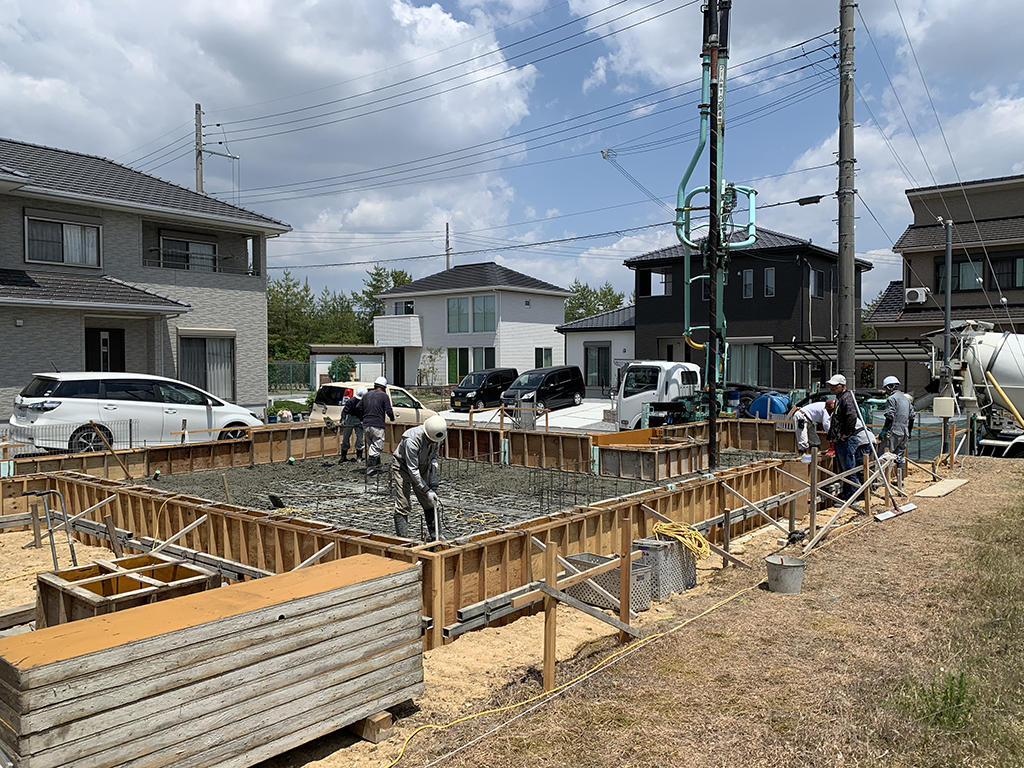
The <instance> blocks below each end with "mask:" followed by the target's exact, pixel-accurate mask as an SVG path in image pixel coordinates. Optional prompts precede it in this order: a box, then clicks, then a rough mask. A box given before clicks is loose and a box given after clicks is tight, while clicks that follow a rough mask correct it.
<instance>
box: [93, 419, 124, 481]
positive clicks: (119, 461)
mask: <svg viewBox="0 0 1024 768" xmlns="http://www.w3.org/2000/svg"><path fill="white" fill-rule="evenodd" d="M89 424H90V426H91V427H92V431H93V432H95V433H96V434H97V435H99V436H100V440H102V441H103V444H104V445H105V446H107V450H108V451H110V455H111V456H113V457H114V458H115V459H117V463H118V464H120V465H121V471H122V472H124V476H125V477H126V478H128V480H132V479H133V478H132V473H131V472H129V471H128V467H126V466H125V464H124V462H123V461H121V457H120V456H118V455H117V454H116V453H114V449H113V447H112V446H111V445H110V443H108V442H107V438H106V436H105V435H104V434H103V431H102V430H100V429H99V428H98V427H97V426H96V422H95V421H92V420H90V421H89Z"/></svg>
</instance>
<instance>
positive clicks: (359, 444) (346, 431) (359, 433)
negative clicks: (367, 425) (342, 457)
mask: <svg viewBox="0 0 1024 768" xmlns="http://www.w3.org/2000/svg"><path fill="white" fill-rule="evenodd" d="M341 423H342V429H341V450H342V452H343V453H348V445H349V440H350V439H351V437H352V433H353V432H355V433H356V451H362V450H363V423H362V422H361V421H359V420H356V421H354V422H352V423H351V424H350V423H348V421H347V420H346V419H342V422H341Z"/></svg>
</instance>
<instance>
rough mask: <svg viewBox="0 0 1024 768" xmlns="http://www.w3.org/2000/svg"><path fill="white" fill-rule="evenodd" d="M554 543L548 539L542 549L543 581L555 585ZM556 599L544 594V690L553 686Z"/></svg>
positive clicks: (551, 585)
mask: <svg viewBox="0 0 1024 768" xmlns="http://www.w3.org/2000/svg"><path fill="white" fill-rule="evenodd" d="M555 554H556V549H555V543H554V542H553V541H551V540H550V539H548V543H547V549H545V550H544V582H545V583H546V584H547V585H548V586H550V587H554V586H555V581H556V576H557V574H556V573H555V567H556V560H555ZM557 611H558V600H556V599H555V598H554V597H552V596H551V595H544V691H545V692H547V691H551V690H554V688H555V649H556V640H557V635H556V633H555V621H556V618H557V615H556V614H557Z"/></svg>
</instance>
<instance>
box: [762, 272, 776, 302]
mask: <svg viewBox="0 0 1024 768" xmlns="http://www.w3.org/2000/svg"><path fill="white" fill-rule="evenodd" d="M769 275H770V276H771V277H770V279H769ZM769 287H770V288H769ZM764 297H765V298H766V299H773V298H775V267H765V268H764Z"/></svg>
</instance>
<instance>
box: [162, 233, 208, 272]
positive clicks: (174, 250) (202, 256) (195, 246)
mask: <svg viewBox="0 0 1024 768" xmlns="http://www.w3.org/2000/svg"><path fill="white" fill-rule="evenodd" d="M159 266H161V267H164V268H165V269H187V270H189V271H191V272H216V271H217V244H216V243H194V242H191V241H189V240H174V239H171V238H169V237H162V238H160V263H159Z"/></svg>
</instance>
